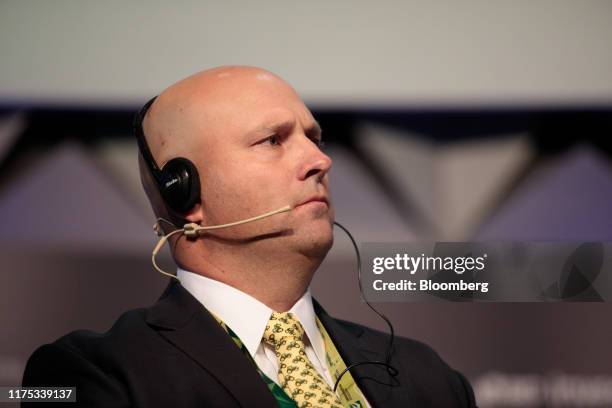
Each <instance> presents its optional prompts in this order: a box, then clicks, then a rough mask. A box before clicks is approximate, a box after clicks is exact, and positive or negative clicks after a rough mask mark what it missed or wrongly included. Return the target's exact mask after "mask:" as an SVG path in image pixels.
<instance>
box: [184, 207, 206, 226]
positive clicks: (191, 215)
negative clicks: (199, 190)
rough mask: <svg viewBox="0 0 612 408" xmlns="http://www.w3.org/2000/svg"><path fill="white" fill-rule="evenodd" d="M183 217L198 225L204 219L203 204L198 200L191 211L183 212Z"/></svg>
mask: <svg viewBox="0 0 612 408" xmlns="http://www.w3.org/2000/svg"><path fill="white" fill-rule="evenodd" d="M183 218H184V219H185V220H187V221H188V222H194V223H196V224H198V225H200V224H202V221H204V210H203V208H202V204H201V203H200V202H197V203H196V204H195V205H194V206H193V207H191V209H190V210H189V211H187V212H186V213H184V214H183Z"/></svg>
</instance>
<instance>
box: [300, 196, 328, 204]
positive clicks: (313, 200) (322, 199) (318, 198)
mask: <svg viewBox="0 0 612 408" xmlns="http://www.w3.org/2000/svg"><path fill="white" fill-rule="evenodd" d="M317 202H319V203H324V204H325V205H327V206H328V207H329V201H328V200H327V197H324V196H313V197H310V198H308V199H306V200H304V201H302V202H301V203H300V204H298V205H296V207H299V206H302V205H305V204H309V203H317Z"/></svg>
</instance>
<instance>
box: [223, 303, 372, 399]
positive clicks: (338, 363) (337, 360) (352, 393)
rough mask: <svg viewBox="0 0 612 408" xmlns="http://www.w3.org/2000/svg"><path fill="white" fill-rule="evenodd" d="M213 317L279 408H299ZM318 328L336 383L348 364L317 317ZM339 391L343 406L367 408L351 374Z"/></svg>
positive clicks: (232, 333)
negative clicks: (253, 369) (254, 371)
mask: <svg viewBox="0 0 612 408" xmlns="http://www.w3.org/2000/svg"><path fill="white" fill-rule="evenodd" d="M211 314H212V313H211ZM213 317H214V318H215V319H216V320H217V322H219V324H220V325H221V327H223V329H224V330H225V331H226V332H227V334H229V336H230V337H231V339H232V340H233V341H234V343H235V344H236V345H237V346H238V348H239V349H240V350H242V352H243V353H244V355H246V356H247V358H248V359H249V361H250V362H251V363H253V366H254V367H255V369H256V370H257V372H258V373H259V375H260V377H261V378H262V379H263V380H264V382H265V383H266V385H267V386H268V389H269V390H270V392H271V393H272V395H273V396H274V398H276V401H277V402H278V405H279V407H280V408H297V405H296V403H295V401H293V400H292V399H291V398H289V396H288V395H287V393H285V391H284V390H283V389H282V388H281V387H280V386H279V385H278V384H276V383H275V382H274V381H272V380H271V379H270V378H269V377H268V376H267V375H266V374H264V372H263V371H261V369H260V368H259V367H258V366H257V363H255V360H253V357H252V356H251V353H249V350H248V349H247V348H246V347H245V345H244V343H242V340H240V338H239V337H238V336H237V335H236V333H234V331H233V330H232V329H231V328H230V327H229V326H228V325H226V324H225V323H224V322H223V321H222V320H221V319H219V318H218V317H217V316H215V315H214V314H213ZM317 327H318V328H319V331H320V332H321V335H322V336H323V341H324V343H325V359H326V361H327V364H328V366H329V368H330V370H331V372H332V375H333V377H334V381H336V380H337V379H338V375H339V374H340V373H341V372H342V371H344V369H346V364H345V363H344V361H342V358H341V357H340V353H338V350H337V349H336V346H335V345H334V343H333V342H332V341H331V338H330V337H329V334H327V330H325V327H323V324H321V322H320V321H319V318H318V317H317ZM338 390H339V393H338V396H339V398H340V401H342V405H344V406H345V407H347V408H365V407H367V405H366V404H365V398H364V397H363V395H362V394H361V391H360V390H359V388H358V387H357V384H356V383H355V380H354V379H353V376H352V375H351V373H350V372H347V373H346V374H344V376H343V377H342V379H341V380H340V383H339V384H338Z"/></svg>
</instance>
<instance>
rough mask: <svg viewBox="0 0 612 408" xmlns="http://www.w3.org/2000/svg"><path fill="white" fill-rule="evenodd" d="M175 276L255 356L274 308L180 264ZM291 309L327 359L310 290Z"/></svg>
mask: <svg viewBox="0 0 612 408" xmlns="http://www.w3.org/2000/svg"><path fill="white" fill-rule="evenodd" d="M176 276H177V278H178V279H179V280H180V282H181V284H182V285H183V287H184V288H185V289H187V291H188V292H189V293H191V294H192V295H193V297H195V298H196V299H197V300H198V301H199V302H200V303H201V304H202V305H204V307H205V308H206V309H208V311H210V312H211V313H213V314H214V315H216V316H217V317H218V318H219V319H221V320H222V321H223V322H224V323H225V324H226V325H227V326H229V327H230V328H231V329H232V330H233V331H234V333H236V335H237V336H238V337H239V338H240V340H241V341H242V343H243V344H244V346H245V347H246V348H247V350H248V351H249V353H250V354H251V357H255V353H256V352H257V349H258V348H259V345H260V343H261V340H262V337H263V333H264V331H265V329H266V325H267V324H268V321H269V320H270V316H271V315H272V312H273V310H272V309H270V308H269V307H268V306H266V305H265V304H263V303H261V302H260V301H259V300H257V299H255V298H254V297H252V296H250V295H247V294H246V293H244V292H242V291H240V290H238V289H236V288H234V287H232V286H229V285H227V284H225V283H222V282H219V281H217V280H214V279H210V278H207V277H205V276H202V275H199V274H197V273H193V272H189V271H186V270H183V269H181V268H178V270H177V274H176ZM289 312H291V313H293V314H294V315H295V316H296V317H297V318H298V319H299V321H300V323H302V326H303V327H304V332H305V333H306V336H308V340H310V343H311V344H312V347H313V349H314V351H315V354H316V355H317V358H318V359H319V361H321V362H325V345H324V342H323V337H322V336H321V333H320V332H319V328H318V327H317V323H316V315H315V312H314V307H313V304H312V296H311V295H310V290H307V291H306V292H305V293H304V294H303V295H302V297H301V298H300V299H298V301H297V302H295V304H294V305H293V307H292V308H291V309H290V310H289Z"/></svg>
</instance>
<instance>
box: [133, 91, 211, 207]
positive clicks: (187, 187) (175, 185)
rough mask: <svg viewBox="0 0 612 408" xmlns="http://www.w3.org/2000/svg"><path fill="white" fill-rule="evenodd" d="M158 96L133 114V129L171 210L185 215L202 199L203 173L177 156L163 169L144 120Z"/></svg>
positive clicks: (191, 163) (144, 157)
mask: <svg viewBox="0 0 612 408" xmlns="http://www.w3.org/2000/svg"><path fill="white" fill-rule="evenodd" d="M156 98H157V96H155V97H153V98H151V100H149V102H147V103H145V104H144V106H143V107H142V108H141V109H140V111H139V112H138V113H136V115H135V116H134V122H133V130H134V135H135V136H136V140H137V141H138V147H139V149H140V153H141V154H142V157H143V159H144V161H145V163H146V165H147V168H148V169H149V172H150V173H151V175H152V176H153V179H154V180H155V184H156V185H157V189H158V190H159V192H160V194H161V196H162V198H163V200H164V202H165V203H166V205H167V206H168V208H169V209H171V210H173V211H175V212H177V213H179V214H183V213H185V212H187V211H189V210H190V209H191V208H192V207H193V206H194V205H195V204H196V203H197V202H198V201H199V200H200V198H201V197H200V176H199V174H198V169H197V168H196V166H195V165H194V164H193V162H191V161H190V160H189V159H186V158H184V157H175V158H174V159H172V160H170V161H168V162H167V163H166V164H164V166H163V167H162V168H161V170H160V168H159V167H158V166H157V163H155V159H154V158H153V155H152V154H151V150H150V149H149V145H148V144H147V140H146V138H145V135H144V130H143V128H142V121H143V120H144V118H145V116H146V114H147V111H148V110H149V108H150V107H151V105H152V104H153V102H154V101H155V99H156Z"/></svg>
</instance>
